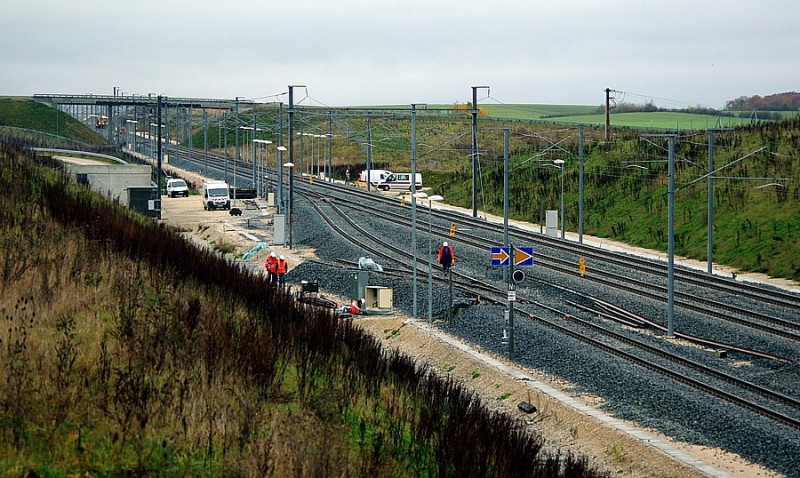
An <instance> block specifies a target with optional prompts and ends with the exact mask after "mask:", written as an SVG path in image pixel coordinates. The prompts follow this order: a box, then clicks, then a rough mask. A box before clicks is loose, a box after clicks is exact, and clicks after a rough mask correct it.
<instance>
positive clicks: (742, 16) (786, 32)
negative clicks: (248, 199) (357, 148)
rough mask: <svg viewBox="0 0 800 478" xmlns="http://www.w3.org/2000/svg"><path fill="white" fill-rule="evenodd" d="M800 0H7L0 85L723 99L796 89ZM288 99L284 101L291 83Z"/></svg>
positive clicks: (32, 89) (596, 101)
mask: <svg viewBox="0 0 800 478" xmlns="http://www.w3.org/2000/svg"><path fill="white" fill-rule="evenodd" d="M797 5H798V4H797V0H765V1H760V2H756V1H755V0H752V1H744V0H700V1H688V0H670V1H658V2H655V1H647V0H618V1H613V0H607V1H598V0H558V1H547V2H545V1H535V0H482V1H473V0H398V1H394V0H392V1H390V0H291V1H279V0H226V1H211V0H157V1H156V0H130V1H119V0H60V1H52V0H5V1H4V2H3V7H2V10H0V11H2V14H0V95H32V94H35V93H69V94H89V93H92V94H109V95H110V94H112V93H113V91H114V87H119V88H120V91H123V92H125V93H126V94H147V93H157V94H163V95H167V96H182V97H201V98H234V97H237V96H239V97H244V98H247V99H256V100H257V101H272V100H273V99H275V98H270V97H271V96H272V95H276V94H280V93H283V92H286V91H287V90H288V88H287V85H305V86H306V87H307V89H303V88H301V89H298V90H295V91H296V94H295V101H296V102H300V101H302V103H301V104H309V105H320V104H322V105H327V106H355V105H378V104H383V105H386V104H393V105H407V104H411V103H429V104H438V103H452V102H454V101H459V102H466V101H470V100H471V95H472V89H471V87H472V86H483V85H488V86H490V87H491V89H490V90H489V91H488V92H487V91H486V90H480V91H479V101H480V102H481V103H484V102H485V103H498V102H499V103H546V104H590V105H600V104H602V103H603V98H604V93H603V90H604V89H605V88H611V89H613V90H617V91H619V92H624V94H623V93H617V94H616V98H617V99H618V101H627V102H633V103H644V102H647V101H651V100H652V101H653V102H654V103H656V104H658V105H659V106H666V107H675V108H685V107H687V106H690V105H699V106H707V107H712V108H723V107H724V105H725V102H726V101H727V100H730V99H734V98H737V97H739V96H751V95H756V94H757V95H761V96H766V95H769V94H773V93H781V92H786V91H799V90H800V84H798V83H800V8H798V6H797ZM276 98H277V99H275V100H276V101H284V102H288V97H287V96H280V97H276Z"/></svg>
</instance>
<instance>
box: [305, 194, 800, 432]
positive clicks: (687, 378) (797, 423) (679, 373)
mask: <svg viewBox="0 0 800 478" xmlns="http://www.w3.org/2000/svg"><path fill="white" fill-rule="evenodd" d="M299 194H301V195H306V194H307V191H302V192H300V193H299ZM306 197H308V199H310V201H311V204H312V206H313V208H314V210H315V211H316V212H317V214H319V216H320V217H321V218H322V220H323V221H324V222H325V223H326V224H328V225H329V226H330V227H331V228H332V229H333V230H334V231H336V233H337V234H339V235H340V236H342V237H343V238H345V239H346V240H347V241H350V242H352V243H353V244H356V245H357V246H358V247H360V248H363V249H365V250H369V251H371V253H372V254H374V255H375V256H376V257H381V258H384V259H387V260H392V261H400V263H401V264H402V263H409V262H411V261H412V259H413V256H412V254H410V253H409V252H408V251H406V250H405V249H404V248H401V247H397V246H395V245H393V244H391V243H389V242H388V241H386V240H384V239H383V238H381V237H380V236H377V235H375V234H372V233H371V232H370V231H368V230H367V229H366V228H364V227H362V226H361V225H360V224H358V223H357V222H356V221H354V220H353V219H351V218H350V217H349V216H348V214H347V213H345V212H343V211H342V210H341V209H339V208H338V207H337V206H336V205H334V204H332V203H331V202H330V201H329V200H326V199H322V198H319V197H312V196H310V195H309V196H306ZM328 210H329V211H331V212H332V213H333V214H331V213H329V212H328ZM334 214H335V216H334ZM387 251H388V252H387ZM414 266H415V267H418V268H420V267H421V266H427V262H426V261H422V260H421V259H417V264H414V265H413V266H409V267H407V268H405V269H406V275H408V274H409V273H410V272H411V267H414ZM401 269H402V268H401ZM440 280H441V279H440ZM453 282H454V287H457V288H459V289H460V290H463V291H468V292H470V293H476V284H478V283H481V282H485V281H479V280H477V279H475V278H473V277H470V276H468V275H466V274H461V273H459V274H457V276H456V278H455V279H453ZM480 291H481V294H482V296H483V297H485V298H488V299H489V300H491V301H492V302H495V303H499V304H502V303H504V300H505V294H506V292H507V291H506V290H505V289H503V287H502V286H497V285H491V284H486V283H483V284H481V287H480ZM521 292H522V291H520V290H518V292H517V294H518V300H519V303H520V304H522V305H520V306H519V307H516V308H515V314H516V315H517V316H519V317H520V318H527V319H529V320H534V321H536V322H538V323H540V324H542V325H544V326H547V327H549V328H551V329H554V330H556V331H558V332H559V333H561V334H564V335H567V336H570V337H572V338H575V339H577V340H580V341H581V342H583V343H586V344H589V345H591V346H592V347H595V348H597V349H599V350H603V351H605V352H607V353H611V354H613V355H616V356H618V357H620V358H622V359H624V360H626V361H627V362H629V363H633V364H636V365H639V366H642V367H645V368H647V369H648V370H651V371H655V372H657V373H659V374H660V375H662V376H665V377H668V378H670V379H671V380H675V381H678V382H680V383H683V384H686V385H689V386H691V387H694V388H696V389H698V390H700V391H702V392H704V393H707V394H709V395H713V396H715V397H718V398H721V399H723V400H725V401H727V402H729V403H732V404H735V405H737V406H740V407H743V408H747V409H748V410H750V411H753V412H755V413H757V414H759V415H762V416H764V417H767V418H769V419H771V420H775V421H777V422H780V423H783V424H785V425H789V426H791V427H793V428H795V429H798V430H800V419H798V418H796V417H795V416H794V415H791V414H789V413H786V412H783V411H779V410H776V409H775V408H772V407H770V406H768V405H764V404H762V403H758V402H756V401H754V400H752V399H748V398H744V397H743V396H741V395H739V394H736V393H732V392H731V391H729V390H726V389H725V388H723V387H721V386H719V385H712V384H709V383H707V382H710V381H718V382H720V381H721V382H724V383H727V384H729V385H730V386H732V387H735V388H737V389H740V390H745V391H747V392H749V393H752V394H756V395H758V396H760V397H762V398H763V399H765V400H766V401H769V402H772V403H777V404H779V405H780V406H782V407H785V408H789V409H791V410H793V411H794V413H800V400H798V399H796V398H794V397H790V396H787V395H785V394H782V393H779V392H776V391H774V390H771V389H769V388H766V387H762V386H760V385H756V384H753V383H750V382H748V381H745V380H742V379H739V378H737V377H734V376H732V375H730V374H726V373H724V372H720V371H718V370H715V369H714V368H712V367H708V366H706V365H703V364H700V363H697V362H694V361H691V360H688V359H686V358H683V357H681V356H679V355H677V354H674V353H672V352H668V351H665V350H662V349H659V348H657V347H654V346H652V345H648V344H646V343H644V342H641V341H639V340H636V339H634V338H631V337H630V336H626V335H624V334H621V333H618V332H615V331H613V330H610V329H608V328H606V327H603V326H600V325H597V324H594V323H592V322H590V321H587V320H584V319H581V318H579V317H576V316H575V315H573V314H571V313H569V312H565V311H563V310H560V309H558V308H556V307H554V306H551V305H548V304H544V303H542V302H539V301H536V300H533V299H530V298H527V297H525V295H524V293H521ZM534 308H535V309H536V310H545V311H547V312H549V313H550V314H551V315H554V316H556V317H557V318H562V319H563V318H569V322H570V323H573V324H577V325H580V327H581V328H583V329H586V330H587V331H589V332H588V333H587V332H581V331H580V330H579V329H577V328H575V327H567V326H564V325H562V324H560V323H558V322H557V320H553V319H549V318H546V317H544V316H543V315H540V314H537V313H536V311H535V310H534ZM593 335H594V336H597V335H602V336H603V337H604V338H605V339H606V340H609V339H610V340H611V341H612V342H611V343H608V342H607V341H604V340H599V339H597V338H594V337H593ZM620 344H625V345H626V346H632V347H634V348H635V349H636V350H637V353H633V352H629V351H626V350H625V349H626V347H621V346H620ZM646 355H651V356H656V357H659V358H661V359H663V360H666V361H667V362H668V364H669V366H666V365H664V364H662V363H658V362H657V361H655V360H652V359H648V358H647V357H645V356H646ZM676 366H677V369H676ZM687 369H688V370H692V371H693V372H694V373H701V374H702V375H703V376H704V377H706V378H693V377H692V376H691V375H692V374H690V373H687V372H686V370H687Z"/></svg>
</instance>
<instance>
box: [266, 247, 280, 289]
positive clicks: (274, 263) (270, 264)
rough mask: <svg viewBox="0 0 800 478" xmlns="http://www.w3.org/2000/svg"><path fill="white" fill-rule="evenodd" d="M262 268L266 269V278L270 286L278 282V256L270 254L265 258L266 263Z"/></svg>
mask: <svg viewBox="0 0 800 478" xmlns="http://www.w3.org/2000/svg"><path fill="white" fill-rule="evenodd" d="M264 267H266V268H267V277H268V278H269V282H270V284H275V283H277V282H278V256H276V255H275V252H274V251H273V252H270V253H269V256H267V262H266V263H265V264H264Z"/></svg>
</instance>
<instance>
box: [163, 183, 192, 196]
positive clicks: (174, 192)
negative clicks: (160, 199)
mask: <svg viewBox="0 0 800 478" xmlns="http://www.w3.org/2000/svg"><path fill="white" fill-rule="evenodd" d="M167 196H169V197H171V198H174V197H175V196H185V197H189V186H187V185H186V181H184V180H183V179H168V180H167Z"/></svg>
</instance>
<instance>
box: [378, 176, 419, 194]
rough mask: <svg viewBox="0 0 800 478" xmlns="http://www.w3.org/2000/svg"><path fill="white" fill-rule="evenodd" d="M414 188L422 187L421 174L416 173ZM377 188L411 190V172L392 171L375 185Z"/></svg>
mask: <svg viewBox="0 0 800 478" xmlns="http://www.w3.org/2000/svg"><path fill="white" fill-rule="evenodd" d="M414 182H415V184H416V188H417V189H420V188H421V187H422V174H421V173H417V174H416V181H414ZM377 188H378V189H382V190H384V191H389V190H392V189H396V190H402V191H410V190H411V173H392V174H390V175H389V176H387V177H386V179H384V180H383V181H380V182H379V183H378V186H377Z"/></svg>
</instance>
